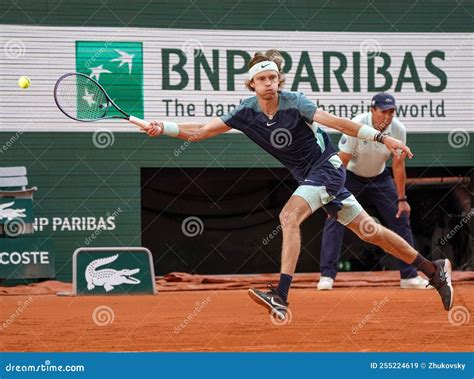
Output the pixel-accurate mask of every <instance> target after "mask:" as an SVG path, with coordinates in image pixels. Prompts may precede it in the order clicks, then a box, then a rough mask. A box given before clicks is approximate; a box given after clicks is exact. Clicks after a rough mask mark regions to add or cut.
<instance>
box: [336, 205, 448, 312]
mask: <svg viewBox="0 0 474 379" xmlns="http://www.w3.org/2000/svg"><path fill="white" fill-rule="evenodd" d="M353 200H354V201H356V200H355V198H354V199H353ZM343 203H344V202H343ZM354 207H355V209H357V208H358V209H359V213H358V214H357V216H356V217H354V218H352V219H350V217H344V215H345V214H346V213H348V212H349V210H350V208H354ZM360 209H361V207H360V205H358V206H354V205H353V204H348V203H347V200H346V207H344V208H343V209H341V211H340V212H339V214H338V219H339V221H340V222H341V223H343V224H345V225H346V226H347V227H348V228H349V229H351V230H352V231H353V232H354V233H356V234H357V235H358V236H359V237H360V238H361V239H362V240H364V241H367V242H369V243H372V244H374V245H377V246H379V247H380V248H382V249H383V250H385V251H386V252H388V253H390V254H391V255H393V256H395V257H397V258H399V259H401V260H403V261H404V262H406V263H408V264H412V265H414V266H415V267H417V268H418V269H419V270H420V271H422V272H423V273H424V274H425V275H426V276H427V277H428V278H429V279H430V280H429V283H430V284H431V285H432V286H433V287H434V288H435V289H436V290H437V291H438V292H439V294H440V296H441V300H442V302H443V305H444V309H446V310H449V309H451V307H452V305H453V299H454V291H453V287H452V285H451V270H452V269H451V262H450V261H449V260H448V259H440V260H437V261H434V262H430V261H428V260H427V259H426V258H424V257H423V256H422V255H421V254H419V253H418V252H417V251H416V250H415V249H414V248H413V247H412V246H410V245H409V244H408V242H406V241H405V240H404V239H403V238H402V237H400V236H399V235H398V234H395V233H394V232H392V231H391V230H389V229H387V228H385V227H383V226H381V225H379V224H377V223H376V222H375V221H374V220H373V219H372V218H371V217H370V216H369V215H368V214H367V212H365V211H364V210H363V209H362V210H360Z"/></svg>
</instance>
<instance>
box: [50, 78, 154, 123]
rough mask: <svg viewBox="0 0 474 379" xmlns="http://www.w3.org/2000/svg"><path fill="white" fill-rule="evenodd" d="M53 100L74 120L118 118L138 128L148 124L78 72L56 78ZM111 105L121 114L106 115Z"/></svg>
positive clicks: (96, 83)
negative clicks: (116, 102) (132, 114)
mask: <svg viewBox="0 0 474 379" xmlns="http://www.w3.org/2000/svg"><path fill="white" fill-rule="evenodd" d="M54 101H55V102H56V105H57V106H58V108H59V110H60V111H61V112H63V113H64V114H65V115H66V116H67V117H69V118H72V119H73V120H76V121H82V122H92V121H99V120H107V119H114V118H119V119H124V120H127V121H130V122H131V123H132V124H134V125H137V126H139V127H140V128H146V127H147V126H148V122H146V121H145V120H142V119H140V118H137V117H134V116H131V115H129V114H128V113H126V112H125V111H124V110H122V109H121V108H120V107H119V106H118V105H117V104H115V103H114V102H113V100H112V99H111V98H110V96H109V95H107V92H106V91H105V89H104V87H102V86H101V85H100V84H99V83H98V82H97V81H96V80H94V79H92V78H90V77H89V76H87V75H85V74H81V73H79V72H74V73H69V74H65V75H63V76H61V77H60V78H59V79H58V81H57V82H56V85H55V86H54ZM112 107H113V108H115V109H116V110H117V111H119V112H120V113H121V114H122V115H121V116H111V115H108V113H109V110H110V109H112Z"/></svg>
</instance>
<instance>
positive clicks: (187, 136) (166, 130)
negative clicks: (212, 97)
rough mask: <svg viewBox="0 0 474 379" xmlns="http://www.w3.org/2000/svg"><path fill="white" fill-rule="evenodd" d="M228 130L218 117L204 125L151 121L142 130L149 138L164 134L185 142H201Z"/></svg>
mask: <svg viewBox="0 0 474 379" xmlns="http://www.w3.org/2000/svg"><path fill="white" fill-rule="evenodd" d="M230 129H231V128H229V127H228V126H227V125H226V124H225V123H224V122H223V121H222V120H221V119H220V118H218V117H216V118H213V119H212V120H211V121H210V122H208V123H207V124H205V125H203V124H196V123H193V122H184V123H181V124H176V123H174V122H168V121H156V120H153V121H151V122H150V123H149V125H148V127H146V128H143V130H144V131H145V132H146V134H148V135H149V136H150V137H156V136H159V135H162V134H164V135H167V136H169V137H176V138H180V139H183V140H186V141H202V140H204V139H207V138H211V137H215V136H217V135H219V134H222V133H225V132H227V131H229V130H230Z"/></svg>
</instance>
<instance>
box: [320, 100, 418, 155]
mask: <svg viewBox="0 0 474 379" xmlns="http://www.w3.org/2000/svg"><path fill="white" fill-rule="evenodd" d="M313 121H314V122H317V123H318V124H322V125H324V126H327V127H329V128H332V129H336V130H339V131H340V132H341V133H344V134H347V135H348V136H352V137H357V138H360V139H364V140H367V141H378V142H380V143H383V144H384V145H385V146H387V148H388V149H389V150H390V151H391V152H392V154H393V155H398V150H401V151H402V152H405V153H406V155H407V156H408V158H412V157H413V154H412V152H411V150H410V148H409V147H408V146H406V145H405V144H404V143H403V142H402V141H399V140H397V139H396V138H393V137H390V136H387V135H384V134H382V133H381V132H379V131H378V130H376V129H374V128H371V127H370V126H367V125H364V124H361V123H359V122H354V121H351V120H349V119H347V118H343V117H337V116H334V115H332V114H330V113H328V112H326V111H323V110H320V109H318V110H317V111H316V113H315V114H314V117H313Z"/></svg>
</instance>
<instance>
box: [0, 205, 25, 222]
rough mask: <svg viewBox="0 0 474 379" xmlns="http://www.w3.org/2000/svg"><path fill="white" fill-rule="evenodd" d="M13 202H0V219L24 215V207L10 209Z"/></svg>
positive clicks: (10, 218)
mask: <svg viewBox="0 0 474 379" xmlns="http://www.w3.org/2000/svg"><path fill="white" fill-rule="evenodd" d="M13 204H15V202H11V203H5V204H0V220H1V219H3V218H6V219H7V220H8V221H11V220H13V219H14V218H18V217H26V215H25V214H24V212H25V209H12V208H8V207H11V206H12V205H13Z"/></svg>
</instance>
